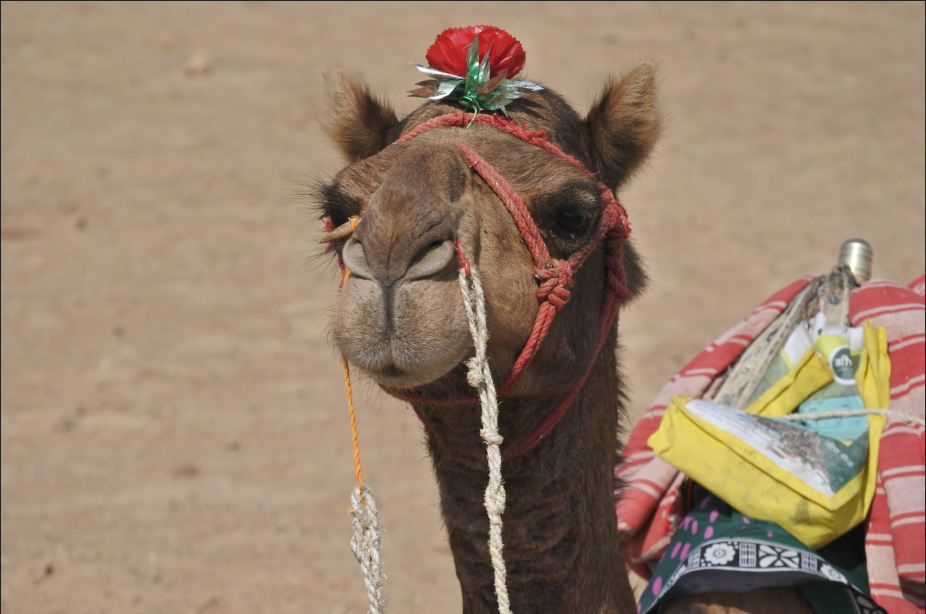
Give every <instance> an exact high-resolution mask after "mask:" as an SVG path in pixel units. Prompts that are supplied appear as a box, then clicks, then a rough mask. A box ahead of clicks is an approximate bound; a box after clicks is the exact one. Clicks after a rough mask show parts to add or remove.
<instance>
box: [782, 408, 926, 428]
mask: <svg viewBox="0 0 926 614" xmlns="http://www.w3.org/2000/svg"><path fill="white" fill-rule="evenodd" d="M868 414H876V415H881V416H887V417H889V418H890V417H894V418H897V419H898V420H903V421H905V422H912V423H913V424H919V425H920V426H926V421H923V420H920V419H919V418H915V417H914V416H908V415H907V414H902V413H900V412H898V411H890V410H887V409H839V410H834V411H820V412H814V413H812V414H788V415H787V416H777V417H776V418H775V419H776V420H791V421H794V422H800V421H803V420H825V419H826V418H846V417H848V416H865V415H868Z"/></svg>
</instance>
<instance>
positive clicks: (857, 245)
mask: <svg viewBox="0 0 926 614" xmlns="http://www.w3.org/2000/svg"><path fill="white" fill-rule="evenodd" d="M871 258H872V251H871V245H870V244H869V243H868V241H866V240H865V239H849V240H848V241H846V242H845V243H843V244H842V249H840V250H839V264H845V265H847V266H848V267H849V270H850V271H852V276H853V277H855V281H856V282H857V283H858V284H859V285H861V284H863V283H865V282H866V281H868V280H869V279H871Z"/></svg>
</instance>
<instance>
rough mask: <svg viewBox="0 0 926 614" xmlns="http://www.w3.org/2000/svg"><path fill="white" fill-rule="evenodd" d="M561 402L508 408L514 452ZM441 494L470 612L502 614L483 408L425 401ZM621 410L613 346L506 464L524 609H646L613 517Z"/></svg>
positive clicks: (507, 536) (503, 427) (524, 401)
mask: <svg viewBox="0 0 926 614" xmlns="http://www.w3.org/2000/svg"><path fill="white" fill-rule="evenodd" d="M558 400H559V399H558V398H540V399H531V398H523V397H522V398H516V399H510V400H506V401H505V402H504V403H503V404H502V405H501V408H500V409H501V411H500V414H499V428H500V431H501V434H502V436H503V437H505V439H506V442H505V444H503V448H502V451H503V453H505V452H506V451H507V450H510V449H515V448H516V447H517V446H519V445H520V444H521V442H522V441H523V440H524V439H525V438H526V437H528V436H529V435H530V433H531V432H532V431H533V429H534V427H535V426H536V424H537V422H538V421H539V420H540V419H542V418H543V416H545V415H546V414H547V413H548V412H549V411H550V409H551V408H552V407H553V406H555V404H556V402H557V401H558ZM418 410H419V411H420V412H421V414H422V417H423V418H424V419H425V420H426V423H427V424H428V443H429V448H430V452H431V457H432V461H433V464H434V470H435V474H436V477H437V482H438V487H439V490H440V497H441V512H442V515H443V519H444V523H445V525H446V527H447V531H448V537H449V540H450V548H451V550H452V552H453V557H454V563H455V565H456V571H457V577H458V578H459V580H460V586H461V590H462V594H463V604H464V612H466V613H467V614H476V613H479V614H482V613H483V612H485V613H488V612H497V611H498V610H497V607H496V605H495V591H494V585H493V579H492V567H491V564H490V560H489V553H488V547H487V537H488V519H487V516H486V512H485V508H484V507H483V493H484V491H485V488H486V484H487V482H488V469H487V464H486V458H485V446H484V445H483V443H482V441H481V439H480V436H479V430H480V408H479V406H478V405H458V406H452V407H447V406H427V405H422V406H419V408H418ZM619 411H620V393H619V388H618V378H617V367H616V363H615V358H614V352H613V349H611V351H608V350H606V351H605V352H603V356H602V358H601V359H600V360H599V361H598V364H597V365H596V366H595V368H594V369H593V371H592V374H591V376H590V377H589V380H588V381H587V383H586V385H585V386H584V387H583V390H582V391H581V392H580V393H579V395H578V397H577V398H576V400H575V401H574V402H573V404H572V406H571V407H570V408H569V410H568V411H567V412H566V414H565V416H564V417H563V419H562V420H561V421H560V423H559V424H558V425H557V426H556V428H554V429H553V430H552V431H551V432H550V433H549V434H548V435H547V436H546V437H545V438H544V439H543V441H541V442H540V444H538V445H537V446H536V447H534V448H533V449H531V450H530V451H529V452H527V453H525V454H523V455H521V456H518V457H516V458H514V459H512V460H510V461H507V462H505V463H504V464H503V465H502V474H503V478H504V482H505V490H506V499H507V504H506V509H505V514H504V517H503V520H504V530H503V536H502V537H503V540H504V544H505V547H504V555H505V560H506V563H507V567H508V591H509V594H510V596H511V605H512V610H513V611H515V612H534V611H544V612H571V613H576V614H582V613H585V612H595V613H603V612H607V613H611V612H635V611H636V608H635V605H634V601H633V593H632V591H631V589H630V585H629V582H628V580H627V577H626V574H625V573H624V569H625V567H624V562H623V560H622V555H621V552H620V548H619V544H618V536H617V522H616V518H615V515H614V462H615V457H616V442H617V419H618V413H619Z"/></svg>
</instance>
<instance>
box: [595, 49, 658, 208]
mask: <svg viewBox="0 0 926 614" xmlns="http://www.w3.org/2000/svg"><path fill="white" fill-rule="evenodd" d="M585 123H586V127H587V129H588V132H587V135H588V139H589V148H588V149H589V153H590V154H591V158H592V162H593V165H594V166H593V168H592V170H595V171H597V172H598V176H599V178H600V179H601V180H602V181H603V182H604V184H605V185H607V186H608V187H610V188H611V189H612V190H613V189H616V188H617V187H618V186H619V185H620V184H621V183H623V182H624V181H625V180H626V179H627V178H629V177H630V176H631V175H632V174H633V173H634V171H636V170H637V169H638V168H639V167H640V165H641V164H642V163H643V161H644V160H646V157H647V156H648V155H649V153H650V151H652V149H653V145H655V144H656V139H657V138H658V137H659V123H660V122H659V111H658V109H657V105H656V69H655V67H654V66H653V65H652V64H648V63H647V64H640V65H639V66H637V67H636V68H634V69H633V70H631V71H630V72H629V73H627V74H626V75H624V76H623V78H621V79H619V80H617V81H615V80H610V81H608V83H607V84H606V85H605V88H604V90H603V91H602V93H601V96H600V97H599V98H598V100H597V101H596V102H595V104H593V105H592V108H591V109H590V110H589V112H588V116H587V117H586V118H585Z"/></svg>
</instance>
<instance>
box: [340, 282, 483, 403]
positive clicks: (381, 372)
mask: <svg viewBox="0 0 926 614" xmlns="http://www.w3.org/2000/svg"><path fill="white" fill-rule="evenodd" d="M334 338H335V343H336V344H337V346H338V348H339V349H340V350H341V352H342V353H343V354H344V356H345V357H347V359H348V360H349V361H350V362H351V363H352V364H353V365H355V366H356V367H358V368H359V369H360V370H361V371H363V372H364V373H365V374H367V375H368V376H369V377H371V378H372V379H373V381H375V382H376V383H377V384H379V385H380V386H383V387H386V388H394V389H400V390H405V389H410V388H415V387H419V386H423V385H425V384H429V383H431V382H433V381H435V380H437V379H440V378H441V377H443V376H444V375H446V374H448V373H449V372H450V371H451V370H453V369H454V368H455V367H456V366H457V365H459V364H460V363H461V362H462V361H463V360H464V359H465V358H466V356H467V355H468V354H469V353H471V351H472V347H473V344H472V338H471V337H470V333H469V325H468V323H467V320H466V315H465V312H464V308H463V302H462V298H461V296H460V289H459V285H458V282H457V280H456V274H455V273H454V272H453V271H447V272H446V273H445V274H443V275H436V276H432V277H429V278H427V279H414V280H410V281H403V280H398V281H397V282H394V283H392V284H390V285H389V286H387V285H385V284H383V283H381V282H380V281H378V280H372V279H365V278H361V277H359V276H353V275H352V276H351V278H350V279H349V280H348V282H347V284H345V286H344V290H343V291H342V293H341V297H340V304H339V309H338V312H337V315H336V316H335V322H334Z"/></svg>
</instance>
